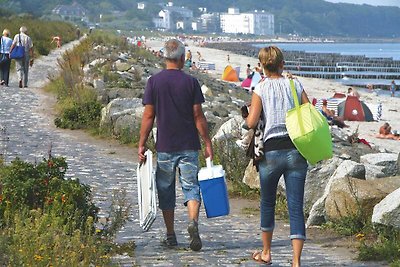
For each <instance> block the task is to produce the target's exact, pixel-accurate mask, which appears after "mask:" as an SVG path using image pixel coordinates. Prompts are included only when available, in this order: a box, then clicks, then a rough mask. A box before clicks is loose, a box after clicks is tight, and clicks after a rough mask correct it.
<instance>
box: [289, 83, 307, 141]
mask: <svg viewBox="0 0 400 267" xmlns="http://www.w3.org/2000/svg"><path fill="white" fill-rule="evenodd" d="M290 89H291V91H292V96H293V100H294V106H295V109H296V115H297V122H298V123H299V127H300V133H301V134H302V135H303V134H304V133H305V130H304V123H303V118H302V116H301V111H300V103H299V98H298V97H297V92H296V89H295V87H294V81H293V79H290Z"/></svg>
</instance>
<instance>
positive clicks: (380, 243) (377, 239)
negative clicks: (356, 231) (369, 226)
mask: <svg viewBox="0 0 400 267" xmlns="http://www.w3.org/2000/svg"><path fill="white" fill-rule="evenodd" d="M368 235H369V236H371V238H365V239H362V243H361V246H360V252H359V255H358V259H359V260H362V261H388V262H392V264H391V266H398V264H399V262H400V230H399V229H395V228H392V227H388V226H376V227H375V228H374V229H373V230H371V231H369V233H368Z"/></svg>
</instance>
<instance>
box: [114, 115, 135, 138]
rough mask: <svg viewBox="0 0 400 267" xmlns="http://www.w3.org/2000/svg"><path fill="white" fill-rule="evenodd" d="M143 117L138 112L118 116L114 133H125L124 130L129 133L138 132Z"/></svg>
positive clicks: (118, 134) (117, 134)
mask: <svg viewBox="0 0 400 267" xmlns="http://www.w3.org/2000/svg"><path fill="white" fill-rule="evenodd" d="M140 122H141V118H140V117H138V116H137V115H136V114H126V115H122V116H120V117H118V118H117V119H116V121H115V123H114V127H113V133H114V134H115V135H116V136H120V135H122V134H124V131H126V132H128V133H129V134H131V133H134V132H138V131H136V130H138V129H139V127H140Z"/></svg>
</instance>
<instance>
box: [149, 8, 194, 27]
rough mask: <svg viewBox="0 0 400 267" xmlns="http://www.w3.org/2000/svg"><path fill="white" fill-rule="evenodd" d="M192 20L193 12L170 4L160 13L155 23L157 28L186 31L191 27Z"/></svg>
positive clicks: (154, 20)
mask: <svg viewBox="0 0 400 267" xmlns="http://www.w3.org/2000/svg"><path fill="white" fill-rule="evenodd" d="M192 18H193V11H192V10H190V9H187V8H185V7H176V6H174V5H173V3H172V2H168V4H167V5H166V6H165V7H163V9H162V10H161V11H160V12H159V13H158V17H157V18H154V19H153V23H154V26H155V27H156V28H162V29H165V30H176V29H186V28H187V27H190V23H191V20H192ZM182 21H183V22H182ZM177 22H179V23H178V24H177Z"/></svg>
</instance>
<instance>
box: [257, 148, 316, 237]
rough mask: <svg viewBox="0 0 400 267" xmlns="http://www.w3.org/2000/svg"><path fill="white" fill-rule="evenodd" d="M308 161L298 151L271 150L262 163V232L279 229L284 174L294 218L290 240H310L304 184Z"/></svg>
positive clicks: (289, 206) (287, 197) (291, 212)
mask: <svg viewBox="0 0 400 267" xmlns="http://www.w3.org/2000/svg"><path fill="white" fill-rule="evenodd" d="M307 167H308V165H307V161H306V160H305V159H304V158H303V156H301V155H300V153H299V152H298V151H297V150H296V149H284V150H274V151H267V152H266V153H265V155H264V159H263V160H262V161H261V162H260V164H259V172H260V185H261V230H262V231H265V232H272V231H273V230H274V226H275V203H276V189H277V186H278V182H279V178H280V177H281V176H282V175H283V176H284V178H285V185H286V199H287V204H288V209H289V219H290V239H304V240H305V239H306V230H305V225H304V212H303V201H304V183H305V179H306V174H307Z"/></svg>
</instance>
